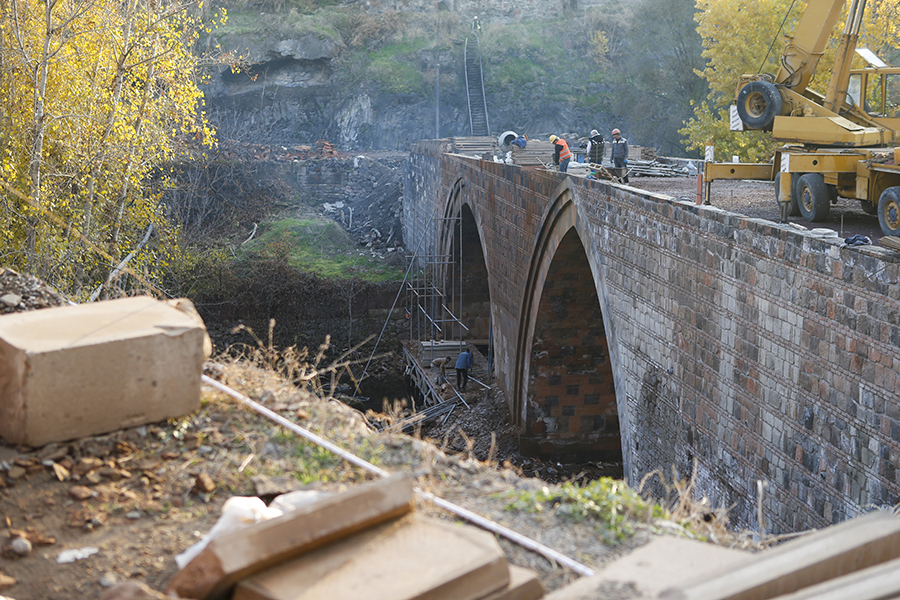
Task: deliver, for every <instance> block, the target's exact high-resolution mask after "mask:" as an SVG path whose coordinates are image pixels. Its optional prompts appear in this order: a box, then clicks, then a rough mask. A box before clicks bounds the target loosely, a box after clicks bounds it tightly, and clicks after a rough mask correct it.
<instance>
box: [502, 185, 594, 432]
mask: <svg viewBox="0 0 900 600" xmlns="http://www.w3.org/2000/svg"><path fill="white" fill-rule="evenodd" d="M573 228H574V229H575V230H576V233H577V232H578V231H579V229H580V222H579V217H578V210H577V206H576V205H575V198H574V195H573V193H572V191H571V189H570V187H569V184H568V178H567V179H566V180H565V181H563V182H562V183H561V184H560V185H559V187H558V188H557V189H556V192H555V194H554V200H553V201H552V202H550V204H549V205H548V207H547V209H546V210H545V212H544V216H543V218H542V219H541V225H540V229H539V230H538V234H537V237H536V239H535V243H534V250H533V252H532V255H531V261H530V263H529V267H528V277H527V279H526V281H525V288H524V291H523V297H522V304H521V307H522V308H521V310H520V312H519V321H518V336H517V340H516V356H517V360H516V361H515V364H516V367H515V370H516V372H515V375H514V377H513V406H512V407H511V408H510V413H511V414H512V416H513V420H514V421H515V423H516V424H517V425H523V424H524V423H525V420H526V416H527V415H526V414H525V410H526V406H527V403H526V401H525V393H526V392H525V390H526V386H525V381H526V380H527V375H528V372H529V370H530V367H531V364H530V363H531V351H530V348H531V342H532V339H533V337H534V327H535V322H536V319H537V311H538V307H539V306H540V303H541V293H542V291H543V287H544V286H543V283H544V281H545V279H546V277H547V273H548V271H549V270H550V265H551V264H552V263H553V258H554V257H555V256H556V251H557V249H558V248H559V245H560V242H562V239H563V238H564V237H565V236H566V234H567V233H569V231H571V230H572V229H573ZM579 238H580V239H582V240H583V239H584V238H583V237H582V236H581V235H579Z"/></svg>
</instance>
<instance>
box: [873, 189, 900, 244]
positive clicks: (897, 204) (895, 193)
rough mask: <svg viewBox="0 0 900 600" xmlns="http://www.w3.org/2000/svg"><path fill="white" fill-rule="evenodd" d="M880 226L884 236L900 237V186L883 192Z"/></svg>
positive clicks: (880, 207)
mask: <svg viewBox="0 0 900 600" xmlns="http://www.w3.org/2000/svg"><path fill="white" fill-rule="evenodd" d="M878 224H879V225H881V231H882V232H883V233H884V235H894V236H896V235H900V186H897V185H895V186H894V187H889V188H888V189H886V190H884V191H883V192H881V197H880V198H879V199H878Z"/></svg>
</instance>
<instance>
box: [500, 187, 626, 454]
mask: <svg viewBox="0 0 900 600" xmlns="http://www.w3.org/2000/svg"><path fill="white" fill-rule="evenodd" d="M590 239H591V238H590V236H589V233H588V229H587V227H586V222H585V219H583V218H582V217H581V216H580V215H579V210H578V203H577V202H576V199H575V196H574V194H573V191H572V190H571V189H570V187H569V185H568V183H567V181H564V182H563V183H561V184H560V186H559V187H558V188H557V191H556V194H555V195H554V200H553V201H552V202H551V203H550V205H549V206H548V208H547V209H546V211H545V213H544V217H543V219H542V222H541V226H540V229H539V233H538V236H537V239H536V243H535V246H534V253H533V254H532V258H531V262H530V265H529V270H528V276H527V282H526V285H525V291H524V298H523V302H522V310H521V313H520V317H519V327H518V339H517V348H516V351H517V356H518V357H519V359H518V361H517V365H516V367H517V368H516V373H515V376H514V380H513V394H512V399H511V402H512V406H511V407H510V412H511V413H512V415H513V419H514V421H515V422H516V424H517V425H519V426H520V427H521V428H522V430H523V431H524V433H523V436H522V438H521V442H520V447H521V450H522V451H523V452H524V453H526V454H532V455H550V456H553V455H567V456H573V455H575V456H581V457H583V458H588V459H594V460H603V461H621V460H623V458H625V456H624V454H625V452H624V449H625V448H626V445H625V444H624V443H623V440H624V439H625V437H626V436H625V435H623V434H624V433H625V431H624V428H623V427H621V426H620V422H621V421H624V419H623V418H622V417H621V416H620V415H624V414H625V413H624V411H620V410H619V405H620V404H622V405H623V407H624V404H625V403H624V401H623V402H621V403H620V402H619V400H618V395H617V393H616V386H615V375H614V373H615V354H616V352H615V347H614V346H615V344H614V336H613V335H611V329H610V327H609V322H610V320H609V319H608V316H609V314H610V313H609V311H608V310H607V302H606V295H605V293H604V292H603V290H604V285H603V282H602V271H601V269H600V265H599V264H598V262H597V261H598V259H597V253H596V252H587V251H586V250H585V242H584V240H590ZM626 462H627V461H626Z"/></svg>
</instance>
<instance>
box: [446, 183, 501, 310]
mask: <svg viewBox="0 0 900 600" xmlns="http://www.w3.org/2000/svg"><path fill="white" fill-rule="evenodd" d="M467 187H468V186H467V185H466V180H465V178H463V177H459V178H458V179H457V180H456V181H455V182H453V185H452V186H451V188H450V193H449V194H447V198H446V199H445V201H444V210H443V211H442V213H441V216H442V219H441V226H440V237H439V239H438V251H439V252H440V254H441V255H443V256H447V255H449V254H450V253H451V251H452V249H453V235H454V232H453V218H454V217H456V216H457V215H461V214H462V209H463V206H464V205H465V206H468V207H469V210H470V211H472V217H473V218H474V219H475V227H476V229H477V230H478V243H479V244H481V255H482V256H484V260H485V266H486V267H487V272H488V291H489V293H490V290H491V289H492V288H491V280H492V277H491V266H490V261H489V260H488V256H489V254H488V249H487V248H486V247H485V245H484V234H483V233H482V232H483V231H484V228H483V225H482V219H481V214H480V213H479V211H478V205H477V204H476V203H475V202H473V201H472V199H471V198H469V197H467V195H466V193H465V191H466V188H467ZM492 296H493V295H492Z"/></svg>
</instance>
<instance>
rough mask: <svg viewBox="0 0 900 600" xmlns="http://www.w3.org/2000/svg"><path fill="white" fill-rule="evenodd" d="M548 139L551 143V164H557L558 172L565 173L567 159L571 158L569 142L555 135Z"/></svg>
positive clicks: (567, 164)
mask: <svg viewBox="0 0 900 600" xmlns="http://www.w3.org/2000/svg"><path fill="white" fill-rule="evenodd" d="M550 141H551V142H552V143H553V164H554V165H559V172H560V173H565V172H566V171H567V170H568V169H569V161H570V160H571V159H572V152H571V151H570V150H569V144H567V143H566V140H564V139H562V138H561V137H557V136H555V135H551V136H550Z"/></svg>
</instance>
